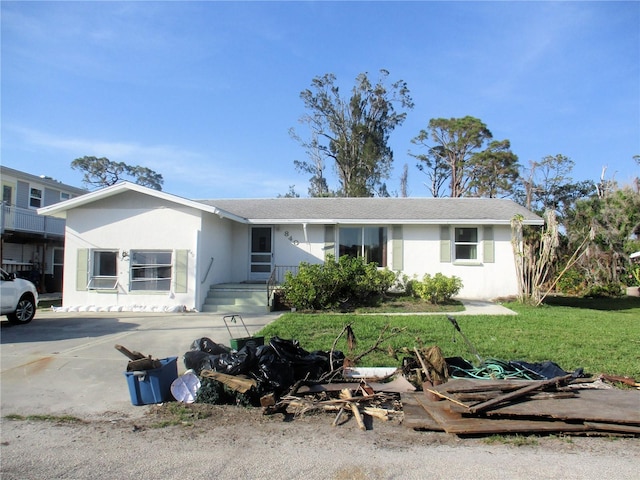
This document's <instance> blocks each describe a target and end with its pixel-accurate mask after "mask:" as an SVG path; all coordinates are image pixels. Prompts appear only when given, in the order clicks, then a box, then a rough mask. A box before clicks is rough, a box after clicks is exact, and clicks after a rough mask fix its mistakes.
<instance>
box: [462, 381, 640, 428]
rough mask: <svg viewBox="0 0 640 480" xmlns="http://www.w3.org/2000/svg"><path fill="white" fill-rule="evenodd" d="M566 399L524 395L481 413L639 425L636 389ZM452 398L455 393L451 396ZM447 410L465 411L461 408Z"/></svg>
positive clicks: (590, 392)
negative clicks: (521, 397)
mask: <svg viewBox="0 0 640 480" xmlns="http://www.w3.org/2000/svg"><path fill="white" fill-rule="evenodd" d="M572 393H574V394H575V396H572V397H568V398H553V397H551V398H543V399H539V398H536V397H528V398H525V399H522V400H521V401H519V402H516V403H510V404H506V405H501V406H498V407H497V408H495V409H493V410H488V411H486V412H483V413H484V415H486V416H487V417H500V418H504V417H511V418H513V417H528V418H530V417H540V418H548V419H554V420H555V419H557V420H566V421H572V422H576V421H579V422H596V423H607V424H618V425H632V426H637V427H640V392H638V391H637V390H618V389H606V390H603V389H583V390H572ZM454 397H455V395H454ZM450 408H451V410H453V411H456V412H459V413H461V414H466V413H467V412H466V411H465V409H464V408H463V407H460V406H457V405H453V404H452V405H451V407H450Z"/></svg>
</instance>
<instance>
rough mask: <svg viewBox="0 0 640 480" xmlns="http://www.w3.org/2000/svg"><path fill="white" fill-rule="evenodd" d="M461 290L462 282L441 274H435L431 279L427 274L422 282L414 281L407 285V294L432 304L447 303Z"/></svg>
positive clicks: (454, 277)
mask: <svg viewBox="0 0 640 480" xmlns="http://www.w3.org/2000/svg"><path fill="white" fill-rule="evenodd" d="M461 289H462V280H461V279H460V278H459V277H456V276H452V277H447V276H446V275H443V274H442V273H436V274H435V275H434V276H433V277H432V276H431V275H430V274H428V273H427V274H425V276H424V277H422V281H420V280H415V279H414V280H409V282H408V284H407V293H409V294H411V295H413V296H414V297H418V298H422V299H423V300H427V301H429V302H431V303H433V304H438V303H447V302H449V301H450V300H451V298H452V297H453V296H454V295H457V294H458V293H459V292H460V290H461Z"/></svg>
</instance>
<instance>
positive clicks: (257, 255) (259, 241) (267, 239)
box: [249, 227, 273, 282]
mask: <svg viewBox="0 0 640 480" xmlns="http://www.w3.org/2000/svg"><path fill="white" fill-rule="evenodd" d="M271 234H272V232H271V227H251V269H250V271H249V280H253V281H265V282H266V281H267V280H269V275H271V270H272V268H273V267H272V264H273V251H272V238H271Z"/></svg>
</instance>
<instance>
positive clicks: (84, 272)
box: [76, 248, 89, 291]
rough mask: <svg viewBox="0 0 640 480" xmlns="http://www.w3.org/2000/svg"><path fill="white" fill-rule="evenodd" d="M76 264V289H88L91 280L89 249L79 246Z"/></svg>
mask: <svg viewBox="0 0 640 480" xmlns="http://www.w3.org/2000/svg"><path fill="white" fill-rule="evenodd" d="M77 255H78V262H77V264H76V290H78V291H81V290H86V289H87V284H88V282H89V249H88V248H79V249H78V251H77Z"/></svg>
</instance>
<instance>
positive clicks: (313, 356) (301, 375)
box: [269, 337, 344, 381]
mask: <svg viewBox="0 0 640 480" xmlns="http://www.w3.org/2000/svg"><path fill="white" fill-rule="evenodd" d="M269 345H270V346H271V347H272V348H273V350H274V352H275V353H276V355H277V356H278V357H279V358H280V360H282V362H284V363H285V364H289V365H290V368H292V369H293V376H294V378H295V380H296V381H297V380H302V379H308V380H317V379H319V378H320V377H321V376H322V374H324V373H326V372H329V371H330V370H331V365H330V361H329V356H330V353H329V352H321V351H315V352H311V353H309V352H308V351H306V350H305V349H304V348H302V347H301V346H300V343H299V342H298V341H297V340H283V339H282V338H279V337H272V338H271V340H270V342H269ZM343 360H344V355H343V354H342V352H335V351H334V365H338V366H340V365H341V364H342V363H341V362H342V361H343Z"/></svg>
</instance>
